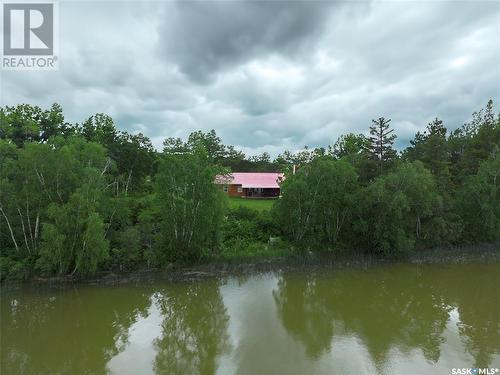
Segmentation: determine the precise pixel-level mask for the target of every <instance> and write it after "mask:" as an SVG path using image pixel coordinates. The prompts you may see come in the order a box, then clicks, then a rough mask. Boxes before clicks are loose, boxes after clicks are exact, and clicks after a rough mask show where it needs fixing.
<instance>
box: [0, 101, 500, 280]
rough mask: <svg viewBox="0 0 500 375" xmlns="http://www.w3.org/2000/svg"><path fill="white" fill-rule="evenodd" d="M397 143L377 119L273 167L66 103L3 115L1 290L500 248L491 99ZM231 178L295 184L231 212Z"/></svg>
mask: <svg viewBox="0 0 500 375" xmlns="http://www.w3.org/2000/svg"><path fill="white" fill-rule="evenodd" d="M395 137H396V135H395V134H394V131H393V129H392V128H391V127H390V120H389V119H385V118H379V119H378V120H374V121H373V125H372V126H371V127H370V129H369V136H364V135H362V134H346V135H343V136H341V137H340V138H339V139H338V140H337V141H336V142H335V143H334V144H333V145H331V146H328V147H327V148H316V149H308V148H305V149H304V150H302V151H299V152H290V151H284V152H283V153H282V154H280V155H278V157H277V158H276V159H275V160H271V157H270V155H269V154H267V153H263V154H261V155H258V156H252V157H247V156H245V155H244V154H243V153H242V152H240V151H238V150H236V149H235V148H234V147H233V146H226V145H224V144H223V143H222V141H221V139H220V138H219V137H218V136H217V134H216V133H215V131H210V132H208V133H203V132H201V131H197V132H194V133H192V134H191V135H190V136H189V138H188V139H187V140H186V141H183V140H182V139H178V138H168V139H167V140H165V142H164V149H163V151H162V152H158V151H156V150H154V148H153V146H152V144H151V141H150V140H149V139H148V138H147V137H145V136H143V135H142V134H135V135H132V134H129V133H126V132H121V131H118V130H117V129H116V127H115V124H114V122H113V120H112V119H111V118H110V117H109V116H106V115H103V114H96V115H94V116H91V117H90V118H89V119H87V120H85V121H84V122H83V123H82V124H70V123H67V122H66V121H65V119H64V116H63V112H62V109H61V107H60V106H59V105H57V104H54V105H53V106H52V107H51V108H50V109H48V110H42V109H40V108H39V107H33V106H30V105H19V106H16V107H4V108H1V109H0V272H1V278H2V279H25V278H29V277H32V276H35V275H43V276H50V275H59V276H65V275H73V274H74V275H80V276H87V275H92V274H94V273H95V272H96V271H98V270H133V269H137V268H151V267H161V266H164V265H166V264H169V263H172V262H173V263H191V262H197V261H200V260H202V259H217V258H222V259H227V258H231V257H242V256H245V255H252V256H253V255H266V254H273V253H277V252H279V249H282V248H283V247H287V248H288V249H289V251H304V250H323V251H348V250H350V249H357V250H363V251H366V252H377V253H381V254H391V253H395V252H403V251H408V250H413V249H420V248H427V247H433V246H439V245H443V244H446V245H449V244H461V243H471V242H484V241H495V240H498V239H499V238H500V191H499V180H500V178H499V174H500V155H499V147H500V116H499V115H498V114H495V113H494V110H493V103H492V102H491V101H490V102H488V104H487V106H486V107H485V109H483V110H480V111H479V112H475V113H474V114H473V116H472V120H471V121H470V122H468V123H466V124H464V125H463V126H461V127H459V128H457V129H456V130H454V131H453V132H451V133H448V131H447V129H446V128H445V126H444V124H443V122H442V121H441V120H439V119H437V118H436V119H435V120H434V121H432V122H431V123H430V124H429V125H428V126H427V129H426V131H425V132H423V133H420V132H419V133H417V134H416V135H415V138H414V139H413V140H411V141H410V145H409V147H407V148H406V149H405V150H402V152H400V153H398V152H397V151H396V150H395V149H394V147H393V144H394V141H395ZM294 169H295V170H296V173H295V174H293V172H292V171H293V170H294ZM231 170H233V171H282V172H284V173H285V175H286V179H285V181H284V182H283V184H282V197H281V198H280V199H278V200H276V201H274V204H272V203H271V202H270V201H261V202H255V205H254V204H253V203H254V202H252V204H250V201H248V204H241V202H240V203H238V202H236V201H235V200H234V199H233V200H230V201H228V199H227V198H226V196H225V195H224V194H223V193H222V192H221V190H219V188H218V187H217V185H215V184H214V183H213V182H214V179H215V176H216V175H217V174H224V173H228V172H230V171H231ZM245 203H247V202H245ZM257 203H262V204H261V206H262V207H263V208H262V207H260V206H259V207H260V208H261V209H259V208H258V207H254V206H256V205H257ZM271 205H272V208H271ZM264 206H265V207H264ZM270 208H271V209H270ZM293 249H296V250H293Z"/></svg>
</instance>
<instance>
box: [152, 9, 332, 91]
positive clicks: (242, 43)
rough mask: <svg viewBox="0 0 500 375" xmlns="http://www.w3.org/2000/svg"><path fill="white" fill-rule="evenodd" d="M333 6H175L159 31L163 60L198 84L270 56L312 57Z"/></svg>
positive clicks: (169, 10) (167, 11)
mask: <svg viewBox="0 0 500 375" xmlns="http://www.w3.org/2000/svg"><path fill="white" fill-rule="evenodd" d="M334 4H335V3H334V2H299V1H273V2H263V1H238V2H226V1H214V2H203V1H199V2H180V3H171V4H169V5H170V6H167V7H166V9H165V13H166V18H165V22H163V23H161V26H160V29H159V34H160V38H159V48H160V49H161V53H162V55H163V56H164V57H165V58H166V59H168V60H170V61H174V62H175V63H176V64H177V65H178V66H179V68H180V69H181V71H182V72H183V73H185V74H186V75H187V76H188V77H189V78H191V79H192V80H193V81H196V82H198V83H208V82H210V80H211V79H212V78H213V76H214V74H215V73H217V72H218V71H219V70H224V69H227V68H230V67H232V66H234V65H238V64H240V63H242V62H245V61H246V60H249V59H252V58H255V57H257V56H259V55H265V54H268V53H283V54H289V55H291V56H293V55H294V54H299V53H301V52H302V53H307V51H306V49H311V48H313V46H314V43H315V36H317V35H318V33H319V32H320V31H322V29H323V26H324V24H325V22H326V21H327V20H328V15H329V12H330V8H332V7H333V5H334Z"/></svg>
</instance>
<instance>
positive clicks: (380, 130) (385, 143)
mask: <svg viewBox="0 0 500 375" xmlns="http://www.w3.org/2000/svg"><path fill="white" fill-rule="evenodd" d="M372 122H373V125H372V126H370V136H369V137H368V144H367V151H368V153H369V154H370V156H371V158H372V159H374V160H375V161H376V162H377V164H378V170H379V173H382V172H383V170H384V169H386V166H387V165H389V164H390V163H391V162H392V161H393V160H394V159H395V158H396V150H394V148H393V147H392V145H393V144H394V140H395V139H396V134H393V132H394V129H391V128H390V125H389V124H390V122H391V119H385V118H384V117H380V118H378V119H377V120H372Z"/></svg>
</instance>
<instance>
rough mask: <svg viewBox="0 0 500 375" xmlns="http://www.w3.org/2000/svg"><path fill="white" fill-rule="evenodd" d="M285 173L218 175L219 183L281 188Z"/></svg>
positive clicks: (216, 180) (216, 179)
mask: <svg viewBox="0 0 500 375" xmlns="http://www.w3.org/2000/svg"><path fill="white" fill-rule="evenodd" d="M283 179H284V176H283V173H275V172H234V173H230V174H229V175H227V176H216V178H215V182H216V183H218V184H228V185H241V187H244V188H279V187H280V186H279V184H280V182H281V181H282V180H283Z"/></svg>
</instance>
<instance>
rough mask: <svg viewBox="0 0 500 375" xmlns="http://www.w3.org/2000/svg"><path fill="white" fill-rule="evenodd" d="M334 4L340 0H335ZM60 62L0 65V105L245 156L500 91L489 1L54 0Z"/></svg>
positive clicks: (495, 8)
mask: <svg viewBox="0 0 500 375" xmlns="http://www.w3.org/2000/svg"><path fill="white" fill-rule="evenodd" d="M339 4H340V5H339ZM60 13H61V35H60V41H61V56H60V57H61V60H60V62H61V65H60V66H61V68H60V70H59V71H54V72H49V71H33V72H14V71H5V72H3V71H2V72H1V81H0V93H1V97H0V100H1V104H2V105H5V104H9V105H13V104H18V103H31V104H36V105H40V106H43V107H47V106H50V104H51V103H53V102H59V103H61V104H62V106H63V108H64V111H65V114H66V117H67V120H69V121H77V122H80V121H82V120H83V119H84V118H86V117H88V116H90V115H91V114H93V113H96V112H105V113H108V114H110V115H112V116H113V117H114V119H115V121H116V123H117V126H118V127H119V128H120V129H122V130H128V131H133V132H139V131H140V132H143V133H144V134H146V135H147V136H149V137H151V139H152V140H153V143H154V144H155V146H156V147H159V148H161V143H162V140H163V139H164V138H166V137H170V136H176V137H177V136H180V137H185V136H187V135H188V134H189V132H191V131H194V130H198V129H202V130H209V129H212V128H213V129H216V131H217V133H218V134H219V135H220V136H221V137H222V139H223V141H224V142H226V143H231V144H234V145H236V146H238V147H240V148H241V149H242V150H245V152H248V153H249V154H254V153H258V152H263V151H269V152H270V153H271V154H272V155H276V154H277V153H279V152H281V151H282V150H283V149H285V148H288V149H300V148H302V147H303V146H304V145H309V146H310V147H317V146H326V145H328V144H329V143H333V142H335V140H336V138H337V137H338V136H339V135H341V134H343V133H346V132H355V133H366V132H367V130H368V126H369V125H370V123H371V119H372V118H375V117H379V116H386V117H390V118H392V123H393V124H394V126H395V128H396V132H397V133H398V137H399V138H398V147H404V146H405V145H406V144H407V142H408V140H409V139H411V138H412V137H413V135H414V134H415V132H416V131H418V130H423V129H424V128H425V126H426V124H427V123H428V122H429V121H431V120H432V119H433V118H434V117H436V116H438V117H440V118H442V119H443V120H444V122H445V125H446V126H447V127H448V128H449V129H454V128H456V127H458V126H460V125H461V124H462V123H463V122H464V121H467V119H468V118H469V117H470V114H471V112H472V111H474V110H477V109H479V108H481V107H482V106H484V104H485V103H486V101H487V100H488V99H489V98H492V99H493V100H494V101H495V102H496V103H497V108H498V103H499V101H500V69H498V67H497V65H498V61H499V60H500V48H499V45H498V35H500V3H496V2H481V3H476V2H446V1H436V2H423V3H418V2H401V3H398V2H354V3H347V2H342V3H329V2H328V3H327V2H289V3H284V2H272V3H269V2H260V1H255V2H238V3H231V2H220V1H214V2H186V3H161V2H125V1H124V2H63V3H61V7H60Z"/></svg>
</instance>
